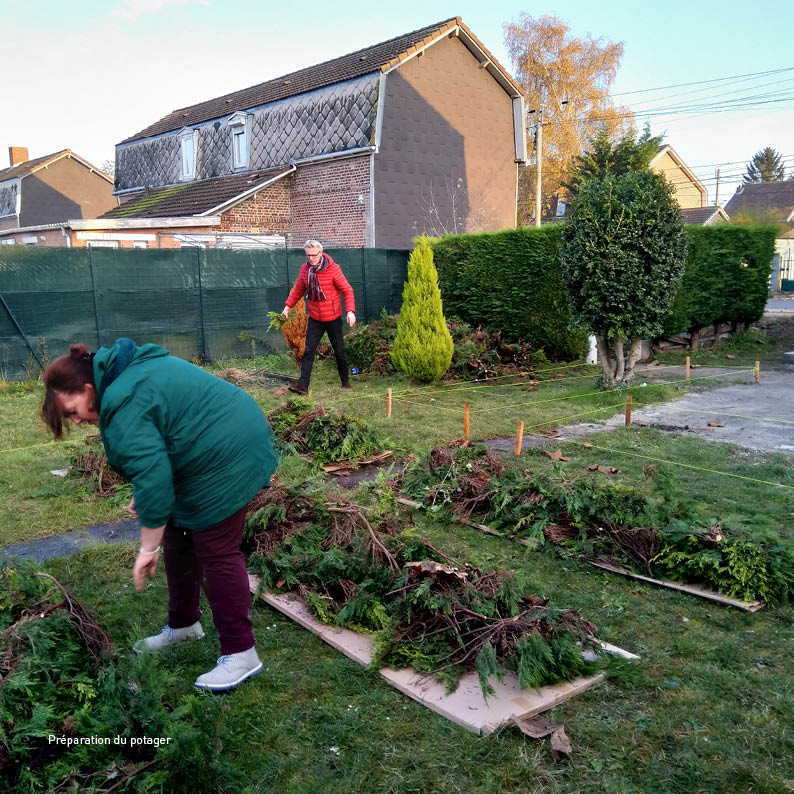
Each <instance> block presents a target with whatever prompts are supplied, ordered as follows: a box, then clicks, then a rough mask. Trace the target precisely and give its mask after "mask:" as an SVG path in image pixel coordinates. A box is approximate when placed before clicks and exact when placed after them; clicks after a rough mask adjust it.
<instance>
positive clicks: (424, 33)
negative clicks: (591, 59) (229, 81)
mask: <svg viewBox="0 0 794 794" xmlns="http://www.w3.org/2000/svg"><path fill="white" fill-rule="evenodd" d="M456 29H459V30H460V31H461V32H462V34H463V35H464V37H465V39H466V40H468V41H469V42H470V43H471V44H472V45H473V46H474V47H475V48H476V49H477V50H478V51H480V52H481V53H482V55H483V57H484V60H483V61H482V63H483V66H484V67H485V66H487V65H492V66H493V67H494V68H495V69H496V71H497V73H498V74H499V76H500V79H502V80H503V81H505V82H506V83H507V84H509V86H510V87H511V89H512V90H514V91H515V92H516V96H521V95H523V90H522V89H521V87H520V86H519V85H518V84H517V83H516V82H515V81H514V80H513V79H512V78H511V77H510V76H509V74H508V73H507V71H506V70H505V69H503V68H502V66H501V65H500V64H499V62H498V61H497V60H496V59H495V58H494V57H493V56H492V55H491V54H490V53H489V52H488V50H487V49H486V48H485V47H484V46H483V45H482V44H481V43H480V41H479V40H478V39H477V38H476V36H474V34H473V33H472V32H471V31H470V30H469V29H468V28H467V27H466V26H465V25H464V24H463V22H462V20H461V18H460V17H452V18H450V19H445V20H444V21H443V22H437V23H436V24H434V25H428V26H427V27H424V28H419V29H418V30H414V31H412V32H410V33H406V34H404V35H402V36H397V37H396V38H393V39H389V40H388V41H383V42H381V43H380V44H374V45H373V46H371V47H365V48H364V49H361V50H356V52H351V53H349V54H348V55H343V56H341V57H339V58H334V59H332V60H330V61H325V62H324V63H320V64H317V65H315V66H309V67H307V68H306V69H300V70H298V71H297V72H291V73H289V74H285V75H282V76H281V77H277V78H275V79H273V80H268V81H267V82H264V83H259V85H255V86H251V87H250V88H244V89H242V90H241V91H234V92H232V93H230V94H225V95H224V96H220V97H216V98H215V99H210V100H208V101H206V102H200V103H199V104H197V105H190V106H188V107H184V108H179V109H178V110H174V111H172V112H171V113H169V114H168V115H167V116H165V117H164V118H162V119H160V120H159V121H157V122H155V123H154V124H151V125H150V126H148V127H145V128H144V129H142V130H141V131H140V132H138V133H136V134H135V135H132V136H131V137H129V138H125V139H124V140H123V141H122V143H127V142H129V141H134V140H137V139H139V138H148V137H151V136H153V135H160V134H161V133H164V132H171V131H173V130H177V129H181V128H182V127H189V126H191V125H193V124H199V123H201V122H204V121H209V120H210V119H216V118H220V117H222V116H227V115H230V114H232V113H234V112H235V111H238V110H246V109H248V108H253V107H258V106H259V105H264V104H267V103H268V102H275V101H276V100H279V99H285V98H287V97H291V96H295V95H297V94H303V93H306V92H307V91H314V90H316V89H318V88H323V87H324V86H329V85H333V84H334V83H339V82H342V81H344V80H351V79H354V78H356V77H361V76H362V75H365V74H370V73H372V72H376V71H381V72H387V71H389V70H390V69H392V68H394V67H395V66H399V64H400V63H401V62H402V61H404V60H406V59H407V58H409V57H411V56H412V55H414V54H416V53H417V52H418V51H420V50H422V49H423V48H424V47H426V46H427V45H429V44H431V43H432V42H433V41H435V40H436V39H438V38H439V37H440V36H442V35H443V34H444V33H446V32H451V31H454V30H456Z"/></svg>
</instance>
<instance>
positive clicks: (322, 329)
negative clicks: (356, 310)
mask: <svg viewBox="0 0 794 794" xmlns="http://www.w3.org/2000/svg"><path fill="white" fill-rule="evenodd" d="M326 332H327V333H328V339H329V341H330V342H331V347H332V348H333V349H334V356H335V357H336V368H337V370H338V371H339V380H341V381H342V383H347V382H348V381H349V380H350V374H349V373H348V369H347V353H346V352H345V340H344V337H343V336H342V317H341V316H339V317H337V318H336V319H335V320H331V322H330V323H321V322H320V321H319V320H315V319H314V318H313V317H309V324H308V326H307V327H306V350H305V352H304V354H303V358H302V359H301V376H300V380H299V381H298V383H300V385H301V386H305V387H306V388H307V389H308V388H309V380H310V379H311V377H312V367H313V366H314V354H315V353H316V352H317V345H319V344H320V340H321V339H322V338H323V334H324V333H326Z"/></svg>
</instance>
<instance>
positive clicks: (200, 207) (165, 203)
mask: <svg viewBox="0 0 794 794" xmlns="http://www.w3.org/2000/svg"><path fill="white" fill-rule="evenodd" d="M290 170H292V169H291V168H272V169H270V170H269V171H254V172H250V171H249V172H246V173H244V174H234V175H233V176H223V177H218V178H217V179H202V180H201V181H200V182H188V183H186V184H184V185H172V186H171V187H161V188H152V189H150V190H147V191H145V192H142V193H141V194H140V195H138V196H136V197H135V198H133V199H130V200H129V201H128V202H127V203H126V204H122V205H121V206H120V207H114V208H113V209H112V210H110V212H106V213H105V214H104V215H101V216H100V217H101V218H182V217H189V216H191V215H200V214H201V213H202V212H206V211H207V210H210V209H212V208H213V207H217V206H218V205H219V204H223V203H224V202H226V201H230V200H231V199H233V198H235V197H236V196H239V195H240V194H241V193H245V192H246V191H248V190H251V189H252V188H254V187H256V186H257V185H261V184H263V183H265V182H267V181H268V180H269V179H272V178H273V177H274V176H278V175H279V174H285V173H287V172H288V171H290Z"/></svg>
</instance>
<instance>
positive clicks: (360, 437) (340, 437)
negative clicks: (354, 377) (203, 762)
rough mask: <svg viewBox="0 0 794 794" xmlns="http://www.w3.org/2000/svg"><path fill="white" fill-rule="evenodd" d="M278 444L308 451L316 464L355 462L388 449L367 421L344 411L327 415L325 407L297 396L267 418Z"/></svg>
mask: <svg viewBox="0 0 794 794" xmlns="http://www.w3.org/2000/svg"><path fill="white" fill-rule="evenodd" d="M267 418H268V420H269V422H270V425H271V427H272V428H273V432H274V433H275V434H276V437H277V438H278V439H279V441H281V442H283V443H285V444H291V445H293V447H294V448H295V449H296V450H299V451H301V452H308V453H310V454H311V455H312V456H313V457H314V460H315V461H316V462H317V463H320V464H323V463H332V462H334V461H342V460H347V461H355V460H357V459H359V458H364V457H367V456H368V455H372V454H373V453H376V452H382V451H383V450H384V449H386V446H385V444H384V442H383V441H382V440H381V439H380V438H378V436H377V435H376V434H375V432H374V431H372V430H371V429H370V428H369V427H367V426H366V425H365V424H364V422H362V421H361V420H359V419H356V418H354V417H350V416H346V415H345V414H343V413H342V411H341V410H340V411H338V412H331V413H329V412H327V411H326V410H325V408H323V406H322V405H320V406H317V407H316V408H315V407H314V406H313V404H312V402H311V400H307V399H305V398H301V397H298V398H296V399H294V400H289V401H288V402H286V403H285V404H284V405H281V406H279V407H278V408H276V409H274V410H273V411H271V412H270V413H269V414H268V416H267Z"/></svg>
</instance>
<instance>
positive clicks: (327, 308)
mask: <svg viewBox="0 0 794 794" xmlns="http://www.w3.org/2000/svg"><path fill="white" fill-rule="evenodd" d="M323 256H325V257H327V258H328V263H329V264H328V267H326V268H325V270H323V271H321V272H320V273H318V274H317V280H318V281H319V282H320V288H321V289H322V291H323V295H325V300H324V301H313V300H308V299H307V300H306V303H308V304H309V317H313V318H314V319H315V320H318V321H319V322H321V323H330V322H331V320H335V319H336V318H337V317H340V316H341V314H342V303H341V301H340V300H339V293H340V292H341V293H342V295H343V296H344V298H345V309H346V310H347V311H349V312H355V310H356V299H355V298H354V297H353V288H352V287H351V286H350V284H348V282H347V279H346V278H345V274H344V273H343V272H342V268H340V267H339V265H337V264H336V262H334V260H333V259H331V257H330V256H328V254H323ZM308 267H309V263H308V262H304V263H303V264H302V265H301V272H300V275H299V276H298V278H297V280H296V282H295V285H294V286H293V287H292V290H291V291H290V294H289V297H288V298H287V300H286V303H285V305H286V306H289V308H290V309H291V308H292V307H293V306H294V305H295V304H296V303H297V302H298V301H299V300H300V299H301V298H302V297H303V296H304V294H305V293H306V291H307V289H308V285H307V282H306V278H307V270H308Z"/></svg>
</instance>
